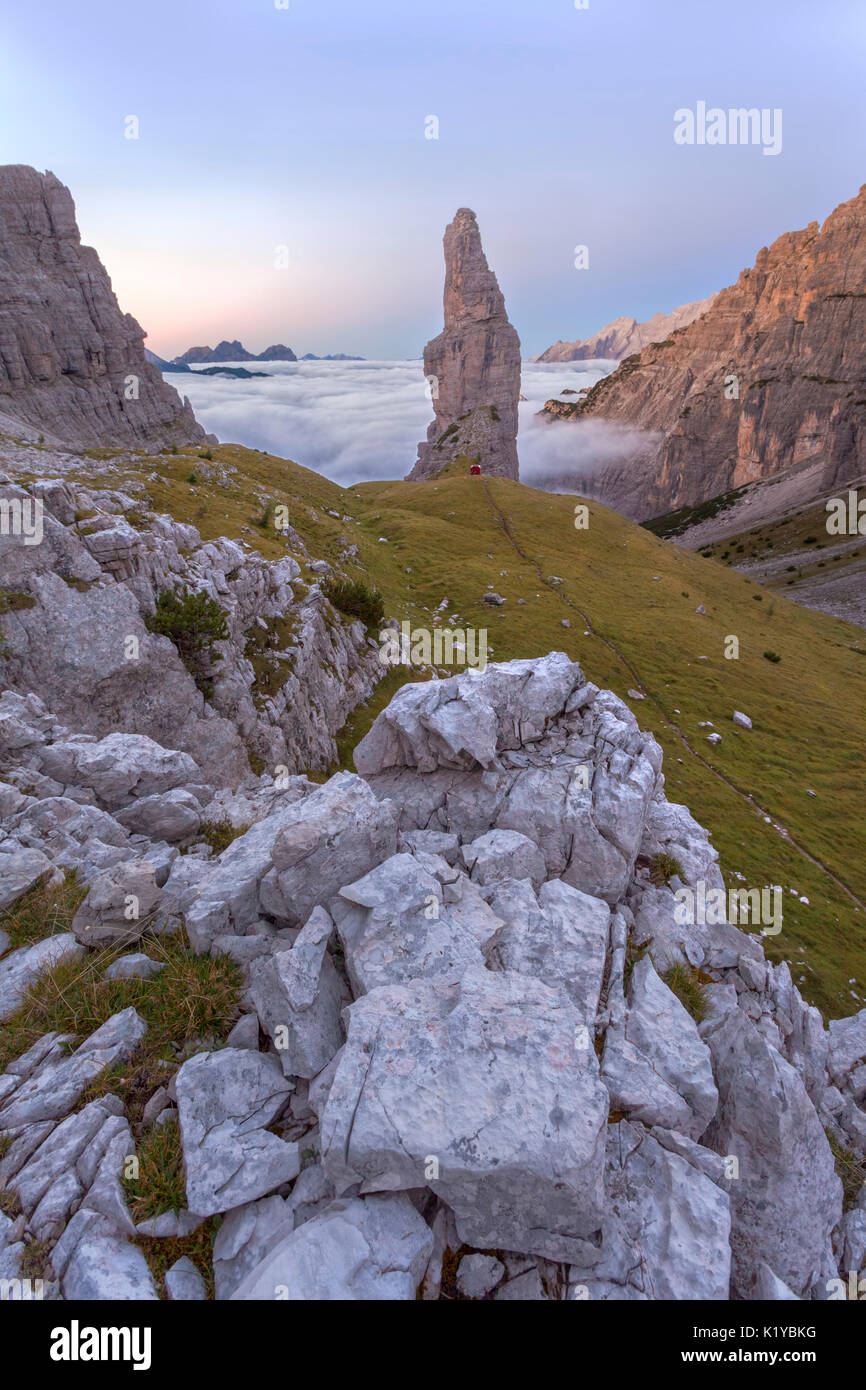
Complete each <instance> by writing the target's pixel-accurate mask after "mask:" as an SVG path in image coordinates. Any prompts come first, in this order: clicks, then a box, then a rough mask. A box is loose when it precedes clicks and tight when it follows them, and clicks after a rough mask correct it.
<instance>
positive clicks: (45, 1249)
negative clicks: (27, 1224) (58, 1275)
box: [18, 1240, 54, 1280]
mask: <svg viewBox="0 0 866 1390" xmlns="http://www.w3.org/2000/svg"><path fill="white" fill-rule="evenodd" d="M53 1249H54V1242H53V1241H49V1240H30V1241H26V1243H25V1245H24V1249H23V1250H22V1252H21V1256H20V1258H19V1261H18V1269H19V1272H20V1275H21V1278H22V1279H45V1280H47V1279H49V1278H50V1276H51V1271H50V1268H49V1266H50V1264H51V1251H52V1250H53Z"/></svg>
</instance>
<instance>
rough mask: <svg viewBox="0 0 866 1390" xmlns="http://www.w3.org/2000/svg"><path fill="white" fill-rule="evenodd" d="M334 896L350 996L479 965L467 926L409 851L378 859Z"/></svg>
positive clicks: (479, 961) (478, 952)
mask: <svg viewBox="0 0 866 1390" xmlns="http://www.w3.org/2000/svg"><path fill="white" fill-rule="evenodd" d="M340 899H341V900H342V902H340V903H335V905H334V914H335V917H336V920H337V923H338V926H339V931H340V940H341V941H342V943H343V949H344V951H345V956H346V969H347V971H348V975H349V980H350V982H351V985H352V988H353V990H354V993H355V995H356V996H358V995H361V994H366V993H367V991H368V990H371V989H375V988H376V986H377V985H387V984H402V983H404V982H405V981H407V980H410V979H418V978H429V977H432V976H434V975H443V976H444V975H455V974H457V975H460V974H462V973H463V971H464V970H465V969H466V968H467V966H469V965H479V966H480V965H482V964H483V957H482V955H481V950H480V947H479V944H478V941H477V940H476V938H475V936H474V935H473V933H472V930H471V928H470V927H469V926H468V925H467V924H466V923H465V922H464V921H462V920H461V919H460V917H459V916H458V915H457V914H456V913H454V914H452V912H451V910H450V909H449V907H448V906H446V905H445V904H444V902H443V893H442V888H441V886H440V884H439V881H438V879H436V878H434V877H433V876H432V875H431V874H429V873H427V872H426V871H425V870H424V869H423V867H422V866H421V864H420V863H419V862H418V860H417V859H415V858H413V856H412V855H411V854H395V855H393V856H392V858H390V859H386V860H384V862H383V863H381V864H379V865H378V867H377V868H375V869H372V870H371V871H370V873H368V874H365V875H364V877H363V878H361V879H359V880H358V882H357V883H352V884H349V885H348V886H347V887H345V888H342V889H341V890H340Z"/></svg>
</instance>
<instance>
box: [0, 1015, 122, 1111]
mask: <svg viewBox="0 0 866 1390" xmlns="http://www.w3.org/2000/svg"><path fill="white" fill-rule="evenodd" d="M146 1032H147V1024H146V1023H145V1022H144V1020H143V1019H142V1018H139V1016H138V1014H137V1013H136V1012H135V1009H132V1008H129V1009H124V1010H123V1011H122V1012H121V1013H119V1014H114V1015H113V1017H112V1018H110V1019H108V1021H107V1022H106V1023H103V1024H102V1026H101V1028H97V1029H96V1031H95V1032H94V1033H91V1035H90V1037H89V1038H87V1039H86V1040H85V1041H84V1042H83V1043H82V1044H81V1046H80V1047H77V1048H76V1049H75V1051H74V1052H72V1053H70V1054H69V1056H63V1055H59V1056H58V1055H56V1054H55V1055H49V1056H48V1057H47V1058H46V1060H45V1062H44V1064H43V1065H42V1066H39V1067H37V1068H36V1070H35V1071H34V1072H33V1073H32V1074H31V1075H27V1076H25V1077H23V1078H22V1080H21V1082H20V1085H17V1086H16V1087H15V1089H14V1090H12V1091H11V1094H9V1095H8V1096H6V1097H4V1098H3V1099H2V1101H0V1130H12V1129H17V1128H19V1127H20V1126H21V1125H32V1124H36V1123H38V1122H39V1121H41V1120H57V1119H60V1118H61V1117H62V1116H64V1115H67V1114H68V1113H69V1111H70V1110H71V1109H72V1107H73V1106H74V1105H75V1103H76V1101H77V1100H78V1097H79V1096H80V1095H81V1093H82V1091H83V1090H84V1089H85V1087H86V1086H88V1085H89V1084H90V1082H91V1081H93V1080H94V1079H95V1078H96V1077H97V1076H99V1074H100V1072H102V1071H104V1070H105V1069H106V1067H110V1066H111V1065H112V1063H114V1062H118V1061H125V1060H126V1059H127V1058H128V1057H131V1056H132V1054H133V1052H134V1051H135V1049H136V1048H137V1046H138V1044H139V1043H140V1041H141V1039H142V1038H143V1037H144V1035H145V1033H146Z"/></svg>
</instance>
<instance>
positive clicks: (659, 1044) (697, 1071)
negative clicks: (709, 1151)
mask: <svg viewBox="0 0 866 1390" xmlns="http://www.w3.org/2000/svg"><path fill="white" fill-rule="evenodd" d="M625 1038H626V1042H627V1043H630V1044H631V1045H632V1046H633V1047H634V1048H635V1049H636V1051H637V1052H638V1053H639V1054H640V1060H641V1063H642V1064H643V1065H644V1066H647V1065H648V1066H649V1068H650V1071H651V1073H652V1075H653V1077H654V1079H655V1080H656V1082H657V1083H661V1084H662V1085H663V1086H665V1087H667V1088H668V1089H669V1090H671V1091H673V1092H675V1093H676V1095H677V1096H680V1097H682V1099H683V1101H684V1102H685V1105H686V1108H687V1109H686V1114H685V1115H680V1116H678V1120H679V1123H677V1124H676V1125H675V1126H674V1127H675V1128H676V1129H678V1130H679V1131H680V1132H681V1133H683V1134H687V1135H689V1136H690V1137H691V1138H694V1139H697V1138H699V1137H700V1135H701V1134H703V1132H704V1130H705V1129H706V1127H707V1125H708V1124H709V1122H710V1120H711V1119H712V1118H713V1116H714V1115H715V1113H716V1107H717V1105H718V1101H719V1096H718V1091H717V1090H716V1085H715V1082H714V1080H713V1068H712V1064H711V1061H710V1053H709V1049H708V1048H707V1046H706V1043H704V1042H702V1041H701V1038H700V1036H699V1034H698V1030H697V1027H696V1025H695V1022H694V1020H693V1018H692V1017H691V1015H690V1014H689V1013H687V1011H686V1010H685V1009H684V1007H683V1005H682V1004H681V1003H680V1001H679V1000H678V999H677V997H676V995H675V994H673V993H672V992H671V991H670V990H669V989H668V987H667V985H666V984H664V983H663V982H662V980H660V979H659V977H658V975H657V974H656V972H655V969H654V968H653V964H652V961H651V960H650V958H649V957H648V956H644V957H643V959H642V960H639V961H638V962H637V964H636V965H635V967H634V970H633V972H632V977H631V983H630V994H629V1007H628V1013H627V1014H626V1024H625ZM622 1108H623V1109H630V1107H628V1106H627V1105H624V1106H623V1107H622ZM689 1112H690V1113H689ZM642 1118H645V1119H649V1118H650V1117H649V1116H643V1117H642Z"/></svg>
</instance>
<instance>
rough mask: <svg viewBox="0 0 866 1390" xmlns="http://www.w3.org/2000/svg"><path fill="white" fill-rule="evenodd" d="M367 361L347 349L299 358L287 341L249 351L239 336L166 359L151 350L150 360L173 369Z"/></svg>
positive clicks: (192, 348)
mask: <svg viewBox="0 0 866 1390" xmlns="http://www.w3.org/2000/svg"><path fill="white" fill-rule="evenodd" d="M298 360H300V361H301V362H364V361H366V358H364V357H353V356H352V355H351V354H350V353H347V352H334V353H328V355H327V357H317V356H316V354H315V353H314V352H307V353H305V354H304V356H303V357H302V358H300V359H298V357H297V356H296V355H295V353H294V352H293V351H292V349H291V348H290V347H286V345H285V343H271V345H270V347H266V348H265V350H264V352H248V351H247V349H246V348H245V347H244V345H243V343H242V342H241V341H240V339H239V338H232V339H231V340H229V339H228V338H223V340H222V342H219V343H217V345H216V347H215V348H212V347H209V346H207V345H206V344H203V345H200V346H198V347H191V348H187V350H186V352H181V353H180V354H179V355H178V356H177V357H172V358H171V360H170V361H169V360H167V359H166V358H163V357H157V355H156V353H152V352H149V353H148V361H150V362H152V363H153V365H154V366H157V367H159V368H160V370H161V371H171V370H172V368H174V369H177V368H178V367H186V366H188V365H189V363H190V362H297V361H298Z"/></svg>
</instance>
